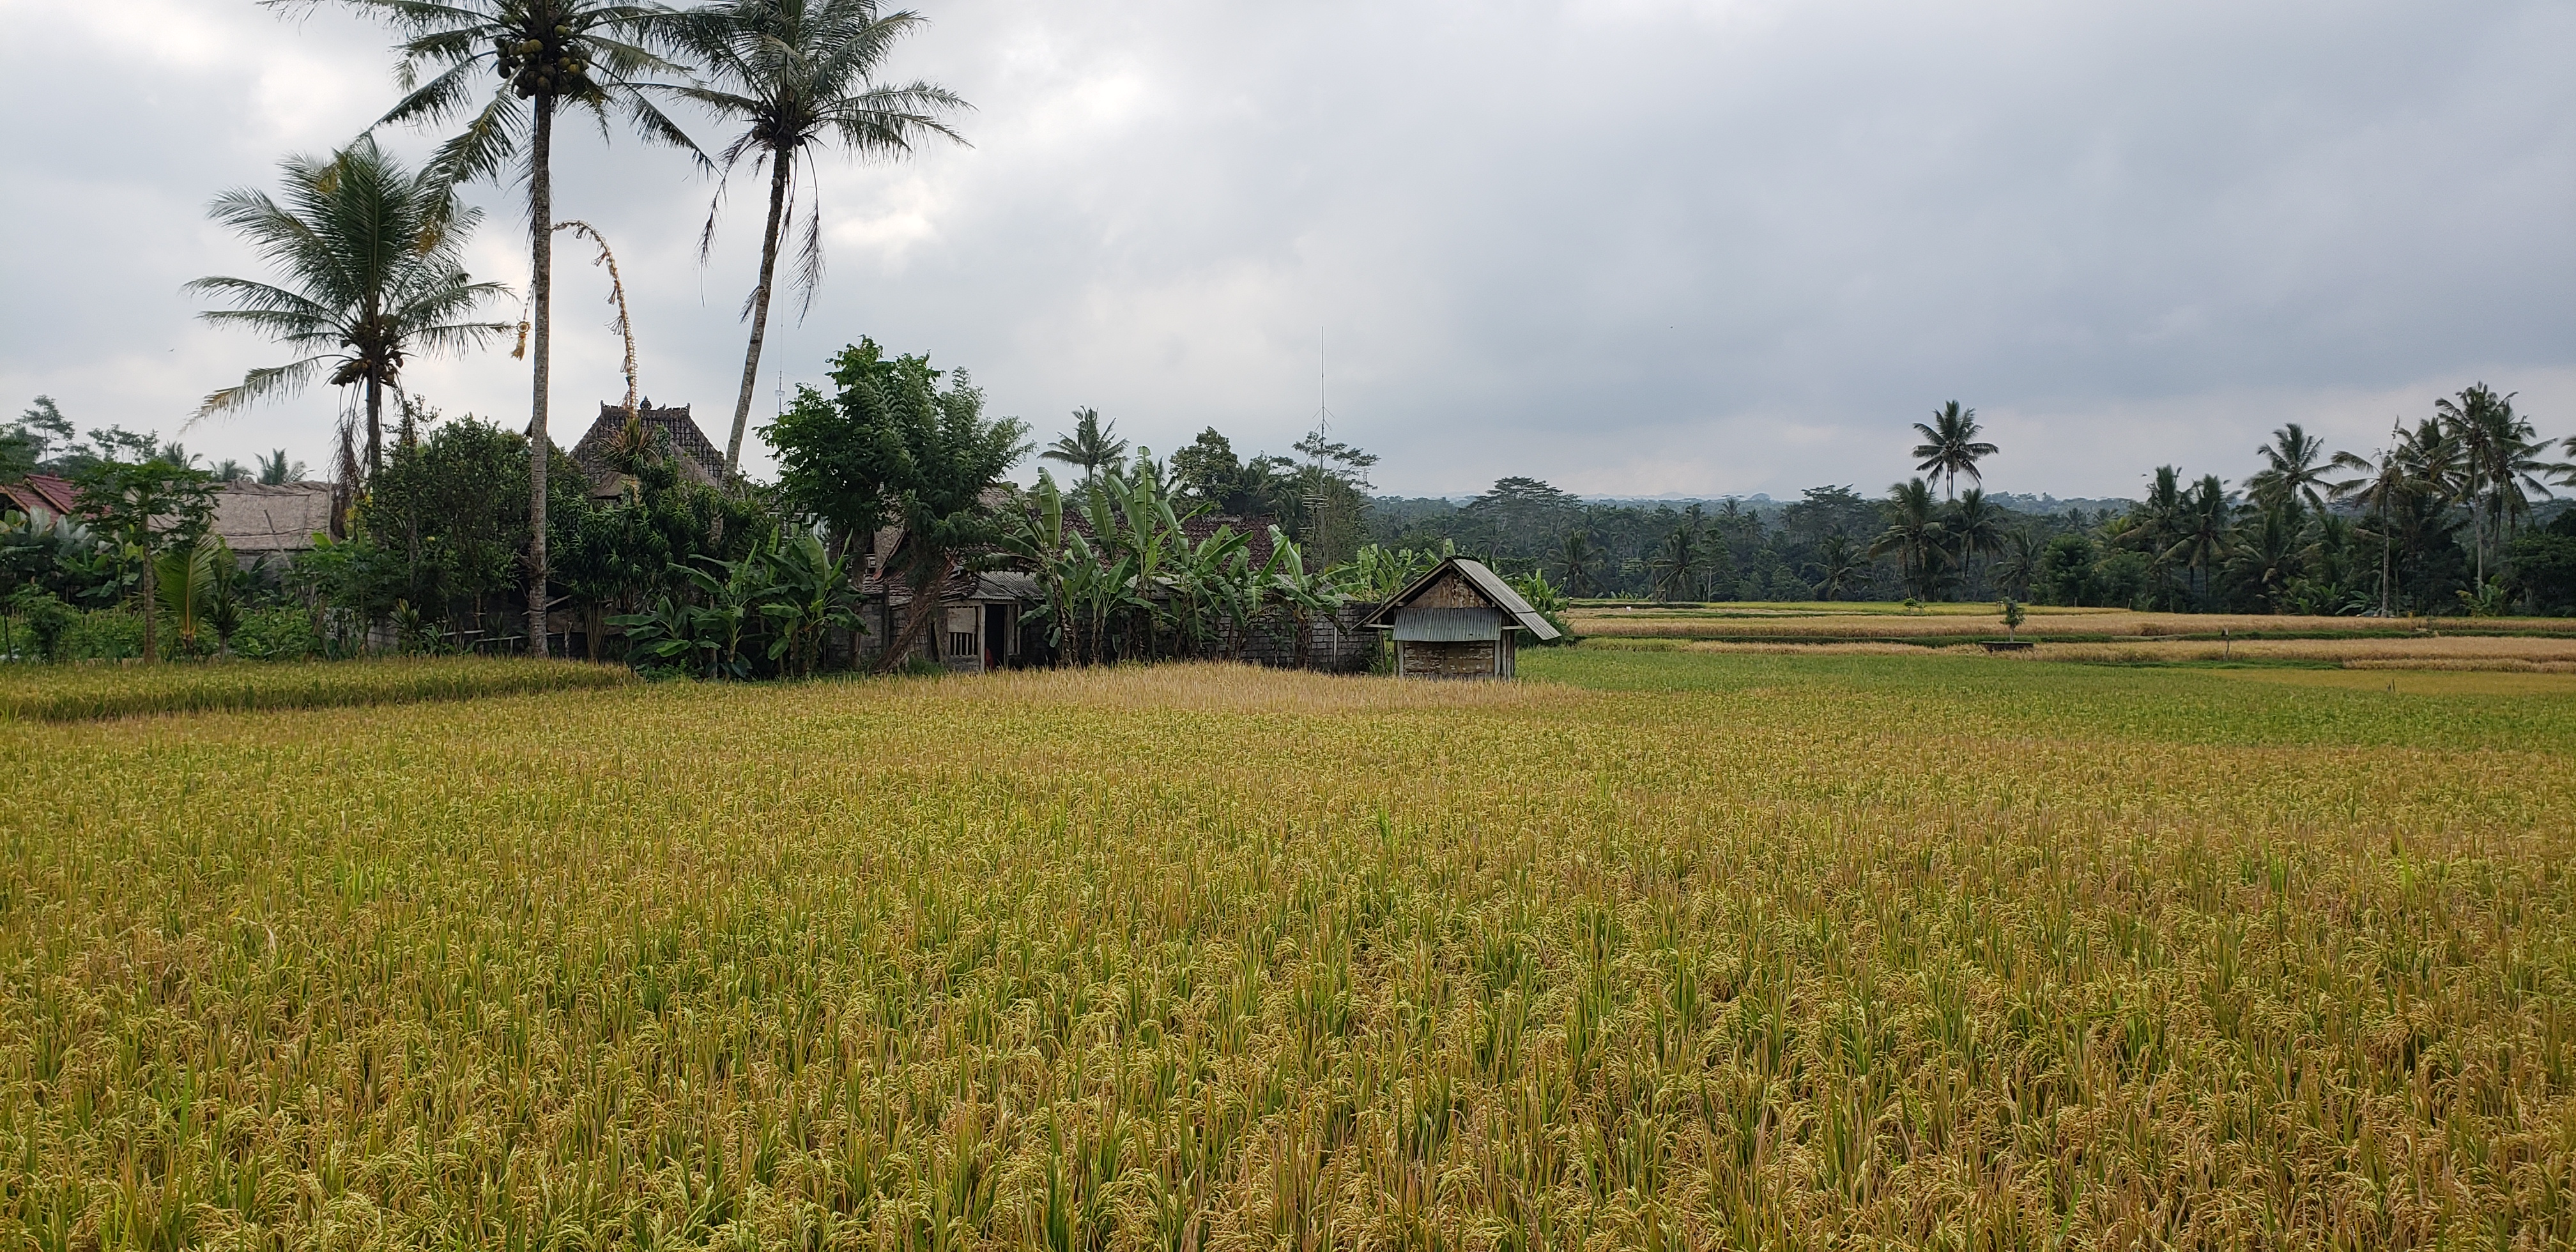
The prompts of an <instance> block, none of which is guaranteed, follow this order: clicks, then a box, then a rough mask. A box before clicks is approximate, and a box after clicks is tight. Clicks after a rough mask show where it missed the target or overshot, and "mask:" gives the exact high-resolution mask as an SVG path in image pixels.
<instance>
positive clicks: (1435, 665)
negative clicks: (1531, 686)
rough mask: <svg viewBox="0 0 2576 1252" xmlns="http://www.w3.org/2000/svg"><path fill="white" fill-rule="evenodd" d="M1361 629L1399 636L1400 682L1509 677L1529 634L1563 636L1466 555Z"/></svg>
mask: <svg viewBox="0 0 2576 1252" xmlns="http://www.w3.org/2000/svg"><path fill="white" fill-rule="evenodd" d="M1360 625H1362V626H1364V627H1367V628H1369V629H1372V630H1384V631H1391V632H1393V634H1394V636H1395V673H1396V676H1397V677H1399V678H1509V677H1511V676H1512V674H1513V671H1514V657H1515V654H1516V653H1517V652H1518V651H1519V643H1520V636H1521V635H1522V634H1523V633H1524V632H1526V633H1527V634H1529V636H1530V637H1531V638H1533V639H1536V640H1539V641H1541V642H1544V641H1546V640H1549V639H1554V638H1556V636H1557V631H1556V628H1555V627H1554V626H1550V625H1548V624H1547V619H1546V618H1544V617H1541V616H1539V615H1538V610H1536V609H1533V608H1531V607H1530V606H1529V601H1527V600H1524V599H1522V598H1521V597H1520V593H1519V592H1517V591H1514V590H1512V589H1511V586H1510V585H1509V584H1507V583H1505V582H1504V581H1503V580H1502V579H1501V578H1499V577H1497V576H1496V575H1495V573H1494V571H1492V570H1490V569H1487V568H1485V564H1484V562H1482V561H1471V560H1468V559H1467V558H1465V557H1462V556H1453V557H1450V558H1448V559H1446V560H1444V561H1442V562H1440V564H1439V565H1437V566H1434V567H1433V568H1432V570H1431V572H1430V573H1428V574H1425V575H1423V576H1422V577H1421V578H1419V579H1416V580H1414V583H1413V585H1412V586H1410V587H1407V588H1405V589H1404V590H1402V591H1399V592H1397V593H1395V595H1394V596H1392V597H1390V598H1389V599H1388V600H1387V602H1386V603H1384V604H1381V605H1379V606H1378V607H1377V611H1376V612H1374V613H1371V614H1369V615H1368V616H1367V617H1364V618H1362V619H1360Z"/></svg>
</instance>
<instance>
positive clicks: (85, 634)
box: [53, 609, 143, 661]
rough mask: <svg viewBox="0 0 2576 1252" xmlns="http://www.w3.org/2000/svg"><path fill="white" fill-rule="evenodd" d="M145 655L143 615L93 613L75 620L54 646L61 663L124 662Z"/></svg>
mask: <svg viewBox="0 0 2576 1252" xmlns="http://www.w3.org/2000/svg"><path fill="white" fill-rule="evenodd" d="M141 655H143V615H142V614H140V613H133V612H129V611H127V610H125V609H93V610H91V611H89V612H87V613H80V614H76V615H74V616H73V618H72V620H71V622H70V623H69V624H68V625H66V626H65V627H64V629H63V633H62V638H61V639H60V640H59V641H58V642H56V644H55V645H54V652H53V658H54V659H55V660H57V661H122V660H124V659H126V658H127V657H139V656H141Z"/></svg>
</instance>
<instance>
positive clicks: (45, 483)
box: [0, 474, 80, 517]
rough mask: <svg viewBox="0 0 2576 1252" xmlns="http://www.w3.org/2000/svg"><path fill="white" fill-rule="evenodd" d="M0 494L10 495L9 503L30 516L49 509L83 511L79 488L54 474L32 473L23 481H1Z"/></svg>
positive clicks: (66, 513) (67, 512)
mask: <svg viewBox="0 0 2576 1252" xmlns="http://www.w3.org/2000/svg"><path fill="white" fill-rule="evenodd" d="M0 496H6V497H8V499H9V503H10V504H12V505H14V506H16V507H17V509H18V511H20V512H22V513H25V514H28V515H29V516H34V515H35V514H36V513H38V512H46V513H58V514H62V515H64V516H67V517H72V516H78V515H79V513H80V488H78V487H75V486H73V485H72V484H71V482H70V480H68V479H63V478H56V477H54V476H53V475H51V474H29V475H27V477H26V478H25V479H24V480H22V481H19V482H14V483H5V484H0Z"/></svg>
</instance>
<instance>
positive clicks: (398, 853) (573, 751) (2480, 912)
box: [0, 649, 2576, 1249]
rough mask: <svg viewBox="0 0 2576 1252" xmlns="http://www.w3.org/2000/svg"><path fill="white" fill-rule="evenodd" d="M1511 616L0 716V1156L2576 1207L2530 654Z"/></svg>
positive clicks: (1855, 1236)
mask: <svg viewBox="0 0 2576 1252" xmlns="http://www.w3.org/2000/svg"><path fill="white" fill-rule="evenodd" d="M1527 666H1528V672H1530V673H1532V674H1545V675H1549V676H1553V677H1556V678H1560V679H1568V680H1572V681H1574V682H1576V683H1578V684H1581V685H1582V686H1590V687H1599V688H1603V689H1604V690H1602V691H1600V692H1598V693H1594V692H1587V691H1583V690H1580V689H1576V688H1571V687H1564V686H1556V685H1551V684H1547V683H1531V684H1522V685H1519V686H1517V687H1513V686H1479V687H1472V688H1462V687H1457V686H1447V685H1439V684H1395V683H1384V682H1371V681H1368V680H1364V679H1331V678H1323V677H1317V676H1309V675H1295V674H1284V673H1264V672H1261V671H1253V670H1246V669H1243V668H1241V667H1167V668H1163V669H1159V670H1150V671H1146V670H1135V669H1126V670H1117V671H1092V672H1089V673H1073V674H1046V673H1040V674H1025V675H1019V676H1002V677H992V678H985V679H978V680H973V681H958V680H931V681H912V680H897V681H892V682H885V683H879V684H874V685H870V686H867V687H865V688H864V689H860V688H853V687H851V686H849V685H845V684H841V683H826V684H815V685H804V686H793V687H766V688H715V687H703V686H689V687H673V686H658V687H657V686H635V687H629V688H626V689H624V690H619V691H611V692H601V693H590V694H582V695H555V696H546V697H527V698H521V699H518V700H504V701H500V702H497V703H495V702H484V703H478V704H474V705H422V706H414V707H409V708H399V709H354V710H324V711H316V712H311V713H296V714H266V715H257V716H235V715H215V716H204V717H195V718H186V719H158V720H150V721H141V722H126V723H113V724H99V725H92V726H48V727H41V728H39V727H27V726H18V727H11V726H7V725H0V745H5V746H0V752H5V753H6V754H7V758H8V759H7V768H8V769H9V771H10V773H11V775H12V776H13V777H15V778H17V779H19V780H20V785H19V786H18V787H17V788H16V789H15V790H14V791H13V802H12V804H10V805H9V806H8V807H7V809H6V810H5V812H0V839H5V840H6V842H7V844H8V847H9V849H10V856H9V858H8V859H7V861H6V863H5V868H0V899H6V900H7V901H9V902H10V904H9V907H8V908H7V909H6V910H0V968H6V969H7V970H9V971H10V973H9V975H8V978H7V979H6V984H5V988H0V1065H5V1066H6V1067H7V1069H8V1074H7V1081H6V1082H0V1223H4V1224H5V1225H6V1226H7V1227H9V1228H10V1229H11V1230H12V1231H13V1232H14V1235H13V1237H14V1239H15V1240H17V1241H21V1242H25V1243H28V1244H30V1245H31V1246H37V1247H142V1246H149V1247H179V1246H203V1245H217V1244H220V1245H227V1246H232V1245H239V1246H313V1245H318V1244H324V1243H328V1244H331V1245H333V1246H345V1247H412V1246H422V1245H437V1246H464V1245H477V1246H504V1245H506V1246H514V1247H536V1246H548V1245H552V1244H556V1243H563V1242H576V1241H577V1242H579V1243H581V1244H582V1246H589V1247H603V1248H606V1247H635V1248H643V1247H661V1246H675V1245H676V1246H692V1247H695V1246H753V1245H787V1246H796V1247H810V1248H850V1247H956V1248H965V1247H977V1246H1014V1247H1022V1246H1024V1247H1045V1248H1077V1247H1141V1246H1149V1245H1150V1246H1156V1247H1179V1248H1185V1249H1195V1248H1218V1247H1246V1246H1255V1245H1259V1246H1282V1245H1287V1246H1362V1245H1365V1246H1414V1247H1425V1246H1450V1247H1466V1248H1485V1247H1524V1246H1526V1247H1540V1246H1585V1245H1591V1244H1596V1243H1601V1242H1605V1241H1606V1242H1609V1243H1615V1244H1619V1245H1624V1246H1649V1247H1652V1246H1676V1247H1678V1246H1696V1247H1710V1246H1719V1245H1721V1244H1725V1245H1732V1246H1757V1245H1759V1246H1790V1245H1798V1246H1821V1245H1827V1244H1839V1243H1855V1242H1858V1243H1871V1244H1877V1245H1885V1246H1922V1247H1951V1248H2042V1247H2061V1246H2114V1245H2122V1246H2170V1247H2211V1248H2277V1247H2318V1248H2324V1247H2374V1248H2376V1247H2436V1246H2469V1245H2474V1246H2480V1247H2488V1246H2498V1247H2544V1246H2557V1245H2563V1244H2564V1243H2566V1242H2567V1241H2569V1240H2571V1239H2576V1208H2571V1205H2570V1203H2569V1199H2568V1196H2569V1192H2568V1189H2567V1188H2566V1187H2565V1185H2564V1180H2565V1179H2566V1177H2567V1176H2568V1171H2569V1169H2570V1168H2571V1162H2576V1142H2571V1140H2570V1138H2569V1129H2568V1128H2569V1127H2570V1126H2571V1125H2576V1104H2571V1095H2576V1050H2571V1049H2576V1040H2571V1033H2572V1032H2571V1031H2570V1030H2569V1026H2568V1023H2567V1021H2566V1020H2565V1017H2566V1011H2565V1008H2564V1006H2565V1004H2566V1003H2567V1001H2568V998H2569V996H2570V995H2571V994H2572V993H2576V949H2571V948H2570V946H2569V936H2570V935H2571V934H2576V930H2571V927H2570V920H2571V911H2576V896H2571V884H2576V879H2571V878H2570V876H2569V875H2567V874H2566V873H2564V872H2562V870H2561V869H2560V868H2559V867H2561V866H2563V865H2564V864H2565V863H2566V860H2567V857H2568V856H2569V854H2570V852H2571V847H2570V838H2571V832H2570V828H2569V826H2568V824H2567V821H2566V814H2567V813H2568V812H2570V811H2571V801H2576V795H2571V794H2570V792H2569V786H2568V782H2567V780H2568V779H2569V778H2570V776H2571V775H2570V773H2569V771H2568V769H2567V768H2566V766H2567V763H2568V762H2567V758H2568V756H2569V754H2570V752H2571V751H2576V721H2571V715H2570V709H2571V708H2576V705H2571V704H2570V703H2569V701H2568V700H2567V699H2566V697H2565V693H2564V688H2563V684H2564V683H2565V682H2567V681H2569V680H2567V679H2563V678H2558V677H2555V676H2550V675H2505V676H2492V675H2476V676H2469V677H2477V678H2481V679H2497V678H2501V679H2507V680H2510V681H2512V682H2516V683H2520V684H2522V685H2523V688H2524V690H2523V694H2489V695H2477V694H2461V693H2457V692H2454V693H2450V694H2445V695H2442V696H2439V697H2415V696H2407V695H2403V694H2397V695H2391V694H2387V693H2384V692H2382V691H2380V690H2379V689H2378V687H2377V685H2376V683H2375V682H2374V683H2373V685H2372V686H2371V687H2370V688H2369V689H2368V690H2348V689H2334V688H2315V687H2301V686H2291V685H2283V684H2279V683H2272V682H2253V681H2248V680H2247V679H2246V678H2244V677H2241V676H2238V675H2234V674H2229V673H2206V674H2191V673H2179V672H2173V671H2130V670H2114V669H2103V668H2097V667H2068V666H2059V665H2048V664H2021V663H2015V662H2001V661H1988V660H1983V659H1980V660H1976V661H1963V660H1952V659H1947V658H1923V659H1906V658H1891V657H1868V656H1864V657H1799V658H1780V657H1772V658H1759V657H1757V658H1743V657H1699V656H1687V655H1681V656H1676V655H1651V654H1637V653H1616V652H1605V651H1595V650H1592V649H1577V650H1572V651H1559V652H1556V653H1551V654H1547V655H1544V656H1537V657H1532V658H1530V659H1529V661H1528V662H1527ZM343 668H347V667H343ZM2553 684H2559V685H2553ZM966 744H971V745H972V749H971V750H963V749H962V748H960V749H957V750H951V749H950V748H948V747H939V748H925V745H966ZM1207 744H1218V745H1223V750H1222V751H1217V752H1207V751H1199V750H1195V745H1207ZM1891 763H1897V764H1895V765H1893V766H1892V765H1891ZM1140 779H1150V780H1151V781H1150V783H1140V782H1139V780H1140Z"/></svg>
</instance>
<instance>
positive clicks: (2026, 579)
mask: <svg viewBox="0 0 2576 1252" xmlns="http://www.w3.org/2000/svg"><path fill="white" fill-rule="evenodd" d="M1993 551H1994V552H1995V553H1996V557H1995V563H1994V564H1993V565H1992V566H1990V567H1988V569H1987V571H1986V575H1987V577H1988V578H1989V579H1990V580H1991V581H1992V582H1993V584H1994V587H1995V589H1996V590H1998V591H2001V592H2003V593H2004V595H2005V596H2007V597H2009V598H2011V599H2014V600H2028V599H2029V598H2030V585H2031V583H2032V582H2033V581H2035V580H2037V578H2038V577H2039V560H2040V552H2041V548H2040V543H2039V536H2038V535H2036V534H2034V533H2032V531H2031V529H2030V527H2028V526H2018V527H2015V528H2013V529H2011V530H2008V531H2005V532H2003V535H2002V537H2001V538H2000V539H1998V540H1997V541H1996V542H1995V544H1994V545H1993Z"/></svg>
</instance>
